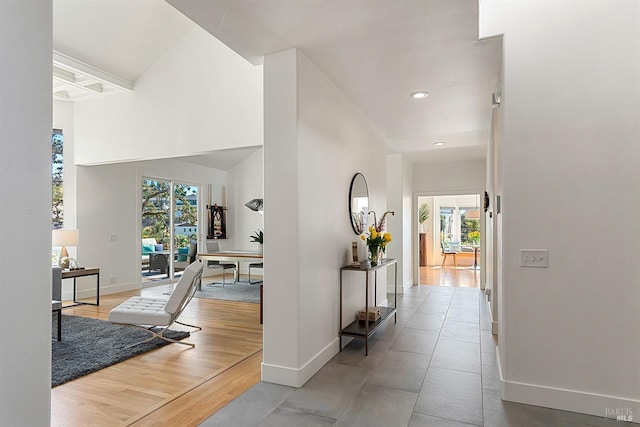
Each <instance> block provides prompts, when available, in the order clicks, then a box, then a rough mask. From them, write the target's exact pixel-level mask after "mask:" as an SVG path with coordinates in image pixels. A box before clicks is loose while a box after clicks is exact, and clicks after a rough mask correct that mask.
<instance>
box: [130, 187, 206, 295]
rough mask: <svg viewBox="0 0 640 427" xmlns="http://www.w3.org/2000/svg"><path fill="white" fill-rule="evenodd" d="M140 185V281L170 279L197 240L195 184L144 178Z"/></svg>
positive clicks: (196, 188) (153, 281)
mask: <svg viewBox="0 0 640 427" xmlns="http://www.w3.org/2000/svg"><path fill="white" fill-rule="evenodd" d="M141 184H142V209H141V245H142V246H141V275H142V283H143V284H150V283H157V282H163V281H168V280H173V279H174V277H175V272H176V271H177V270H178V271H182V270H183V269H184V266H185V265H184V263H185V262H186V261H187V255H188V251H189V246H190V244H192V243H193V244H196V242H197V240H198V187H197V186H193V185H188V184H182V183H174V182H172V181H168V180H162V179H156V178H147V177H144V178H143V179H142V183H141ZM177 266H178V268H176V267H177ZM179 274H180V273H179ZM179 274H178V275H179Z"/></svg>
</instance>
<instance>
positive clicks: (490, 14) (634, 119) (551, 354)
mask: <svg viewBox="0 0 640 427" xmlns="http://www.w3.org/2000/svg"><path fill="white" fill-rule="evenodd" d="M481 6H482V9H481V14H480V16H481V18H482V19H481V29H482V30H483V34H482V35H483V36H487V35H492V34H497V33H502V32H504V34H505V36H504V49H505V52H504V61H505V62H504V78H503V84H504V87H503V94H502V95H503V96H502V105H501V109H504V111H502V112H501V115H502V117H501V119H502V126H503V128H502V132H503V133H502V138H503V144H502V146H501V153H500V157H501V165H500V167H501V168H502V185H503V200H502V214H501V216H502V218H501V221H502V232H503V238H502V240H503V242H502V243H503V254H502V255H503V262H504V264H503V267H502V273H503V284H502V289H500V294H501V307H502V310H501V313H500V316H501V317H500V319H499V321H500V364H501V372H502V379H503V382H502V395H503V397H504V398H505V399H507V400H513V401H518V402H525V403H531V404H538V405H542V406H548V407H554V408H560V409H567V410H571V411H577V412H586V413H590V414H594V415H598V416H607V415H610V412H609V411H608V410H611V409H612V408H627V409H630V410H633V411H635V412H634V413H633V418H634V420H637V419H638V418H640V387H639V385H640V369H638V360H640V287H639V286H638V283H639V282H640V280H639V279H640V263H638V259H640V246H639V245H638V243H637V242H638V241H640V222H638V221H637V218H636V217H635V215H636V214H637V212H638V208H639V207H640V144H639V143H638V141H640V125H639V121H638V117H640V79H639V77H638V76H640V3H638V2H637V1H624V0H620V1H609V2H584V1H565V2H553V3H550V2H536V1H520V2H517V4H515V2H502V1H485V2H484V3H481ZM611 201H615V202H611ZM612 227H613V228H612ZM523 248H539V249H548V250H549V258H548V259H549V268H547V269H539V268H523V267H519V250H520V249H523ZM590 248H615V250H605V251H598V253H597V258H594V256H593V255H594V254H589V256H587V260H585V257H584V250H585V249H587V250H589V249H590ZM541 355H544V357H541Z"/></svg>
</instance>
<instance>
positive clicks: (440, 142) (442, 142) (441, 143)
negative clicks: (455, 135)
mask: <svg viewBox="0 0 640 427" xmlns="http://www.w3.org/2000/svg"><path fill="white" fill-rule="evenodd" d="M433 145H437V146H438V147H439V146H441V145H444V141H437V142H434V143H433Z"/></svg>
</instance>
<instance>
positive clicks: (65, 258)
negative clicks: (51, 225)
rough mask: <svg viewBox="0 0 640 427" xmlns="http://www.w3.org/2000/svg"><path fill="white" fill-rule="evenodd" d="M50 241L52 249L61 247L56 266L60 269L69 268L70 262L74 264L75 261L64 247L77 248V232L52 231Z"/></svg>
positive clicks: (65, 230)
mask: <svg viewBox="0 0 640 427" xmlns="http://www.w3.org/2000/svg"><path fill="white" fill-rule="evenodd" d="M51 240H52V242H53V246H54V247H58V246H59V247H61V249H60V255H58V266H59V267H60V268H69V264H70V263H71V262H73V263H74V264H75V260H74V259H73V258H71V257H70V256H69V252H67V248H66V247H67V246H78V230H67V229H57V230H52V233H51Z"/></svg>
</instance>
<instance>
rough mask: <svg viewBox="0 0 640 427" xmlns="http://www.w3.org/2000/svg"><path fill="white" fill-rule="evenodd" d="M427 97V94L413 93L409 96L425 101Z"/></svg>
mask: <svg viewBox="0 0 640 427" xmlns="http://www.w3.org/2000/svg"><path fill="white" fill-rule="evenodd" d="M427 96H429V92H413V93H412V94H411V97H412V98H413V99H425V98H426V97H427Z"/></svg>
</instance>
